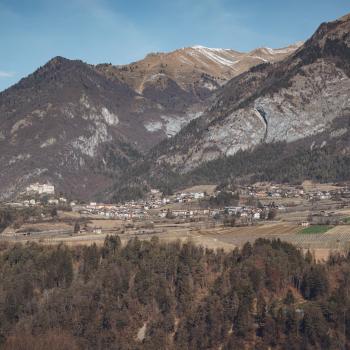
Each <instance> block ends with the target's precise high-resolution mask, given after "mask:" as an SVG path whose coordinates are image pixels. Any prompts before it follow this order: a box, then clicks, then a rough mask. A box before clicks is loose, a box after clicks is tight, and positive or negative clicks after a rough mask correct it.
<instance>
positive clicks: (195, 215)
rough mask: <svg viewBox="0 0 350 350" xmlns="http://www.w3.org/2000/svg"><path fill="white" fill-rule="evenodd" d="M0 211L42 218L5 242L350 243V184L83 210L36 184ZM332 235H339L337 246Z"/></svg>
mask: <svg viewBox="0 0 350 350" xmlns="http://www.w3.org/2000/svg"><path fill="white" fill-rule="evenodd" d="M2 207H8V208H12V209H13V210H19V211H20V210H25V209H28V210H37V211H41V214H40V216H39V217H35V218H33V217H32V218H29V219H27V222H22V223H21V225H19V224H16V225H12V226H10V227H7V228H6V229H5V230H4V231H3V232H2V234H1V235H0V237H1V239H3V240H4V239H5V240H40V241H41V242H60V241H63V242H73V243H78V242H80V243H82V242H83V243H84V242H100V241H102V240H103V238H104V236H105V235H107V234H118V235H121V236H122V237H123V239H124V240H127V239H129V238H130V237H134V236H138V237H141V238H143V239H149V238H150V237H151V236H153V235H157V236H160V237H161V238H162V239H165V240H171V239H180V240H183V239H192V240H194V241H198V243H199V244H203V245H207V246H211V247H216V248H218V247H219V248H232V247H233V246H239V245H241V244H243V243H244V242H246V241H247V240H253V239H256V238H259V237H265V238H271V237H273V238H276V237H277V238H281V239H286V240H289V241H292V242H293V243H295V242H301V243H300V244H299V245H300V246H301V247H302V248H305V247H309V248H310V247H314V248H318V247H326V248H327V249H331V248H332V249H334V247H338V248H340V247H342V248H343V247H345V246H347V245H348V243H350V230H349V229H350V226H349V224H350V187H349V186H348V184H314V183H312V182H305V183H304V184H303V185H297V186H292V185H286V184H270V183H258V184H254V185H250V186H235V187H234V188H224V189H222V188H220V187H218V186H215V185H203V186H194V187H192V188H187V189H184V190H182V191H178V192H176V193H174V194H172V195H168V196H165V195H163V194H162V193H161V192H160V191H159V190H158V189H152V190H151V191H150V192H149V194H148V196H147V197H146V198H144V199H140V200H137V201H129V202H124V203H98V202H88V203H86V202H82V201H78V200H76V199H74V198H68V197H67V196H64V195H63V194H62V193H56V191H55V187H54V186H53V185H52V184H47V183H44V184H39V183H35V184H31V185H30V186H28V187H27V188H26V189H25V191H23V193H22V194H21V196H20V197H18V198H17V199H16V201H12V202H7V203H2ZM344 230H345V231H344ZM332 231H337V232H338V233H339V232H340V231H341V232H340V233H339V234H340V236H341V239H340V241H339V237H338V236H339V234H337V235H335V236H334V237H333V236H332V235H330V233H331V232H332ZM303 233H305V234H303ZM325 234H326V236H324V235H325ZM327 235H328V236H329V237H328V236H327ZM327 237H328V238H327ZM336 237H338V238H336ZM325 242H326V243H327V242H329V244H328V245H327V244H326V243H325ZM334 242H336V243H337V244H335V243H334ZM341 243H344V244H341ZM329 247H331V248H329Z"/></svg>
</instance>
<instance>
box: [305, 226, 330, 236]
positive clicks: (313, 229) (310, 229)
mask: <svg viewBox="0 0 350 350" xmlns="http://www.w3.org/2000/svg"><path fill="white" fill-rule="evenodd" d="M331 228H333V226H327V225H312V226H309V227H305V228H303V229H302V230H301V231H300V233H301V234H315V233H326V232H327V231H329V230H330V229H331Z"/></svg>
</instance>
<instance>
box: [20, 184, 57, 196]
mask: <svg viewBox="0 0 350 350" xmlns="http://www.w3.org/2000/svg"><path fill="white" fill-rule="evenodd" d="M26 192H27V193H38V194H55V186H53V185H49V184H39V183H38V182H37V183H35V184H31V185H30V186H28V187H27V188H26Z"/></svg>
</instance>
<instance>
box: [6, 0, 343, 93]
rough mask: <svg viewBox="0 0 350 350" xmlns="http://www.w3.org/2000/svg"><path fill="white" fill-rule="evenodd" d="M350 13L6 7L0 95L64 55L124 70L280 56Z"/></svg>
mask: <svg viewBox="0 0 350 350" xmlns="http://www.w3.org/2000/svg"><path fill="white" fill-rule="evenodd" d="M348 12H350V1H349V0H290V1H286V0H284V1H283V0H242V1H241V0H143V1H141V0H138V1H137V0H0V45H1V46H0V47H1V49H0V91H1V90H3V89H5V88H6V87H8V86H10V85H12V84H13V83H15V82H17V81H18V80H19V79H20V78H22V77H23V76H26V75H28V74H29V73H31V72H32V71H34V70H35V69H36V68H38V67H39V66H41V65H43V64H45V63H46V62H47V61H48V60H49V59H51V58H52V57H54V56H57V55H60V56H64V57H67V58H72V59H73V58H79V59H82V60H84V61H86V62H89V63H102V62H111V63H113V64H124V63H129V62H131V61H135V60H138V59H141V58H142V57H143V56H145V54H147V53H148V52H151V51H170V50H173V49H176V48H180V47H185V46H193V45H196V44H197V45H204V46H209V47H223V48H232V49H236V50H242V51H247V50H251V49H253V48H255V47H259V46H269V47H273V48H276V47H282V46H286V45H289V44H290V43H293V42H295V41H299V40H305V39H307V38H308V37H309V36H310V35H311V34H312V33H313V32H314V30H315V29H316V28H317V27H318V25H319V24H320V23H321V22H324V21H329V20H333V19H336V18H338V17H340V16H342V15H344V14H346V13H348Z"/></svg>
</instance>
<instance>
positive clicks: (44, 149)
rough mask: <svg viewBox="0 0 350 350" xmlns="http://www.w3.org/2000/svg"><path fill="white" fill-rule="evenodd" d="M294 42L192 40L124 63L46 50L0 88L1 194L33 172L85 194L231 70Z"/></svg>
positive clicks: (170, 129) (190, 114)
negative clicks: (241, 48)
mask: <svg viewBox="0 0 350 350" xmlns="http://www.w3.org/2000/svg"><path fill="white" fill-rule="evenodd" d="M296 47H297V45H296V46H291V47H289V48H286V49H280V50H271V49H258V50H257V51H253V52H252V53H249V54H243V53H238V52H235V51H232V50H220V49H209V48H203V47H193V48H186V49H181V50H177V51H175V52H172V53H167V54H160V53H159V54H150V55H148V56H147V57H146V58H145V59H144V60H141V61H139V62H135V63H132V64H130V65H125V66H113V65H108V64H101V65H97V66H93V65H89V64H86V63H84V62H82V61H79V60H68V59H65V58H63V57H55V58H53V59H52V60H50V61H49V62H48V63H47V64H45V65H44V66H43V67H40V68H39V69H38V70H37V71H35V72H34V73H33V74H31V75H29V76H28V77H26V78H24V79H22V80H21V81H20V82H19V83H18V84H16V85H14V86H12V87H10V88H9V89H7V90H5V91H3V92H1V93H0V150H1V153H0V161H1V164H2V169H1V171H0V193H1V195H0V198H8V197H11V196H13V195H14V194H16V193H18V192H19V191H21V190H23V188H25V187H26V186H27V185H28V184H30V183H33V182H36V181H41V182H43V181H48V182H51V183H53V184H54V185H56V188H57V189H58V191H60V192H63V193H66V194H70V195H72V196H74V197H79V198H88V197H91V196H93V195H94V194H95V193H98V192H100V191H101V190H103V189H104V188H105V187H106V186H109V185H110V184H111V182H112V180H111V176H112V175H113V176H114V175H115V174H119V173H121V172H122V171H123V169H125V168H126V167H128V166H129V165H130V164H131V163H133V162H135V161H136V160H138V159H140V157H141V155H143V154H145V153H146V152H147V151H148V150H149V149H151V148H152V147H153V146H155V145H156V144H157V143H159V142H160V141H162V140H163V139H164V138H167V137H171V136H173V135H175V134H176V133H177V132H178V131H179V130H180V129H181V128H182V127H183V126H184V125H186V124H187V123H188V122H190V121H191V120H192V119H195V118H198V117H199V116H200V115H201V114H202V113H203V111H204V110H205V108H206V107H207V106H208V104H209V101H210V99H211V98H212V95H213V93H214V92H215V91H216V90H217V89H218V88H219V87H221V86H222V85H223V84H224V83H225V82H226V81H228V80H229V79H230V78H232V77H233V76H235V75H237V74H239V73H241V72H242V71H244V70H245V69H248V68H249V67H251V66H253V65H254V64H256V63H259V62H260V61H265V60H271V61H276V60H278V59H281V58H283V57H285V56H286V55H288V54H290V53H291V52H293V51H294V50H295V49H296ZM258 55H259V57H258Z"/></svg>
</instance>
